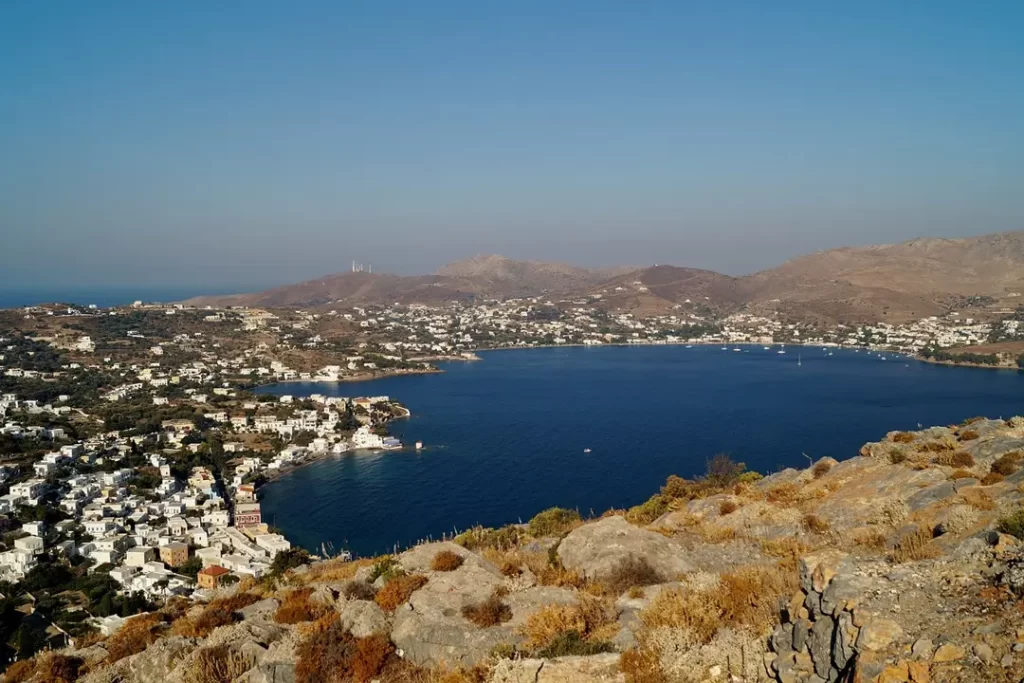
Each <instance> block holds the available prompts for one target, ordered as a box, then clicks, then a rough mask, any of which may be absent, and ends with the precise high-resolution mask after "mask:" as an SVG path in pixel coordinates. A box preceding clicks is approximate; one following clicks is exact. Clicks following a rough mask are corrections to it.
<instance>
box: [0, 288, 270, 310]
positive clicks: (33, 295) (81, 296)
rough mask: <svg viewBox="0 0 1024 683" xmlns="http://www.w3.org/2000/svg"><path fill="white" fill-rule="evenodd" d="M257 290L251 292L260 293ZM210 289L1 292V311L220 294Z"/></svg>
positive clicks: (165, 300) (57, 289)
mask: <svg viewBox="0 0 1024 683" xmlns="http://www.w3.org/2000/svg"><path fill="white" fill-rule="evenodd" d="M258 289H260V288H254V289H252V290H250V291H257V290H258ZM221 293H224V292H217V291H215V290H211V288H209V287H206V288H199V287H194V286H193V287H121V288H111V287H106V288H78V287H66V288H34V289H9V290H0V308H18V307H21V306H34V305H37V304H49V303H66V304H78V305H80V306H89V305H90V304H95V305H96V306H99V307H100V308H108V307H110V306H127V305H130V304H132V303H133V302H135V301H140V300H141V301H145V302H146V303H170V302H172V301H182V300H184V299H190V298H192V297H194V296H201V295H204V294H221Z"/></svg>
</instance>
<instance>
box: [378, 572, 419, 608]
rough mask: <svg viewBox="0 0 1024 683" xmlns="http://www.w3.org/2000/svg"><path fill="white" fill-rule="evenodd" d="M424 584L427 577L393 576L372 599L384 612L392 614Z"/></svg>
mask: <svg viewBox="0 0 1024 683" xmlns="http://www.w3.org/2000/svg"><path fill="white" fill-rule="evenodd" d="M426 583H427V577H425V576H422V575H420V574H403V575H402V576H395V577H393V578H391V580H389V581H388V582H387V583H386V584H384V587H383V588H381V589H380V590H379V591H377V595H376V596H374V598H373V599H374V602H376V603H377V605H378V606H379V607H380V608H381V609H382V610H384V611H385V612H394V611H395V610H396V609H398V608H399V607H400V606H401V605H404V604H405V602H406V601H407V600H408V599H409V597H410V596H411V595H412V594H413V593H415V592H416V591H417V590H419V589H420V588H422V587H423V586H424V584H426Z"/></svg>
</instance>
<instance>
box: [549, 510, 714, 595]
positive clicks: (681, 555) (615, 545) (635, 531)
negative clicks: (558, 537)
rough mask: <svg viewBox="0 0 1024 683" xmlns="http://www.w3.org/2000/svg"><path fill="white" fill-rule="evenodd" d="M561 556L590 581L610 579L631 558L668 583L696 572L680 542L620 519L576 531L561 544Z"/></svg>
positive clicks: (587, 526)
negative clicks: (641, 562) (640, 562)
mask: <svg viewBox="0 0 1024 683" xmlns="http://www.w3.org/2000/svg"><path fill="white" fill-rule="evenodd" d="M558 556H559V557H560V558H561V560H562V564H564V565H565V566H566V568H568V569H574V570H577V571H580V572H582V573H584V574H585V575H586V576H588V577H591V578H600V577H603V576H607V575H608V574H610V573H611V572H612V570H613V569H614V568H615V566H616V565H617V564H618V563H619V562H621V561H622V560H624V559H626V558H628V557H630V556H633V557H637V558H642V559H644V560H646V561H647V562H648V563H649V564H650V565H651V566H652V567H653V568H654V569H655V570H656V571H657V572H658V573H660V574H661V575H662V576H663V577H664V578H665V579H666V580H674V579H676V578H678V577H679V575H681V574H686V573H689V572H691V571H693V570H694V567H693V565H692V563H691V562H689V560H688V559H687V557H686V550H685V548H684V547H683V546H682V545H681V544H680V543H678V542H677V541H675V540H673V539H669V538H666V537H664V536H662V535H661V534H659V533H657V532H654V531H649V530H647V529H641V528H640V527H636V526H633V525H632V524H630V523H629V522H627V521H626V520H625V519H623V518H622V517H618V516H614V517H608V518H606V519H602V520H601V521H599V522H594V523H592V524H586V525H584V526H581V527H579V528H578V529H575V530H574V531H572V532H571V533H570V534H569V535H568V536H566V537H565V539H564V540H563V541H562V542H561V543H560V544H559V546H558Z"/></svg>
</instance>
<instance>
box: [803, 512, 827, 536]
mask: <svg viewBox="0 0 1024 683" xmlns="http://www.w3.org/2000/svg"><path fill="white" fill-rule="evenodd" d="M803 525H804V528H805V529H807V530H808V531H810V532H811V533H814V534H823V533H826V532H827V531H828V530H829V529H831V528H832V527H831V525H829V523H828V520H825V519H822V518H821V517H819V516H818V515H814V514H807V515H804V519H803Z"/></svg>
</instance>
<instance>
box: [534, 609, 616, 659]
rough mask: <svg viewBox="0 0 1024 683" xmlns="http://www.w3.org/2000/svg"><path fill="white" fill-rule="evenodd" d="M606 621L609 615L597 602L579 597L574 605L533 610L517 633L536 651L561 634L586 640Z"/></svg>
mask: <svg viewBox="0 0 1024 683" xmlns="http://www.w3.org/2000/svg"><path fill="white" fill-rule="evenodd" d="M610 622H611V616H610V615H609V612H608V610H607V609H606V607H605V605H604V604H603V603H602V602H601V601H600V600H598V599H596V598H593V597H591V596H588V595H581V596H580V597H579V602H577V603H576V604H574V605H548V606H546V607H542V608H541V609H539V610H537V611H536V612H534V613H533V614H531V615H530V616H529V617H528V618H527V620H526V624H525V625H524V626H523V627H522V629H520V632H521V633H522V635H524V636H525V637H526V643H525V645H526V647H527V648H528V649H529V650H530V651H531V652H539V651H542V650H544V649H545V648H547V647H548V646H550V645H551V644H553V643H554V642H555V641H556V640H558V638H559V637H560V636H562V635H563V634H566V633H570V632H575V633H577V634H578V635H579V636H581V637H583V638H589V637H590V636H591V635H593V634H594V633H595V632H596V631H598V630H599V629H600V628H601V627H602V626H605V625H607V624H608V623H610Z"/></svg>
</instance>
